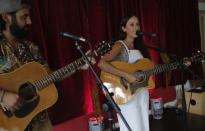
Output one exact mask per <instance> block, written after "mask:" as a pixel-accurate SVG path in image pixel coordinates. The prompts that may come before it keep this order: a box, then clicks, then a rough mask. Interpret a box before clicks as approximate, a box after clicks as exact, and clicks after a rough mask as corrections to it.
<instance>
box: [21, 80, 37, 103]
mask: <svg viewBox="0 0 205 131" xmlns="http://www.w3.org/2000/svg"><path fill="white" fill-rule="evenodd" d="M19 95H20V96H21V97H22V98H24V100H30V99H32V98H34V96H37V93H36V88H35V87H34V86H33V85H32V84H31V83H30V82H26V83H24V84H23V85H22V86H21V87H20V88H19Z"/></svg>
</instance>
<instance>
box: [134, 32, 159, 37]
mask: <svg viewBox="0 0 205 131" xmlns="http://www.w3.org/2000/svg"><path fill="white" fill-rule="evenodd" d="M136 34H137V35H145V36H147V37H156V36H157V34H152V33H146V32H142V31H137V32H136Z"/></svg>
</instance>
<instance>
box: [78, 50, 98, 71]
mask: <svg viewBox="0 0 205 131" xmlns="http://www.w3.org/2000/svg"><path fill="white" fill-rule="evenodd" d="M89 53H90V50H88V51H87V52H86V55H88V54H89ZM88 60H89V61H90V62H91V63H92V64H95V63H96V60H95V58H94V57H88ZM88 68H89V66H88V64H85V65H83V66H82V67H81V68H80V69H81V70H87V69H88Z"/></svg>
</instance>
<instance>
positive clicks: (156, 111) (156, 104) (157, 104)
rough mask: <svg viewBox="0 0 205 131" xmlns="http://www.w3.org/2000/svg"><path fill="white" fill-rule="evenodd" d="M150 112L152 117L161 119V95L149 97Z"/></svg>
mask: <svg viewBox="0 0 205 131" xmlns="http://www.w3.org/2000/svg"><path fill="white" fill-rule="evenodd" d="M151 112H152V116H153V118H154V119H162V116H163V101H162V97H160V98H156V99H155V98H152V99H151Z"/></svg>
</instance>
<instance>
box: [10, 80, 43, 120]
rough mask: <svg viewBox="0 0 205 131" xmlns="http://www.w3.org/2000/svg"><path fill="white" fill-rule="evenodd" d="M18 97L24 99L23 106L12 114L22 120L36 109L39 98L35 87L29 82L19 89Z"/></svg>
mask: <svg viewBox="0 0 205 131" xmlns="http://www.w3.org/2000/svg"><path fill="white" fill-rule="evenodd" d="M19 96H21V97H22V98H23V99H24V104H23V106H22V107H21V108H20V109H19V110H16V111H15V112H14V114H15V116H16V117H18V118H23V117H25V116H27V115H28V114H29V113H31V112H32V111H33V110H34V109H35V108H36V107H37V105H38V103H39V101H40V96H39V95H38V94H37V92H36V88H35V86H33V85H32V84H31V83H30V82H26V83H24V84H23V85H22V86H21V87H20V88H19Z"/></svg>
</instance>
